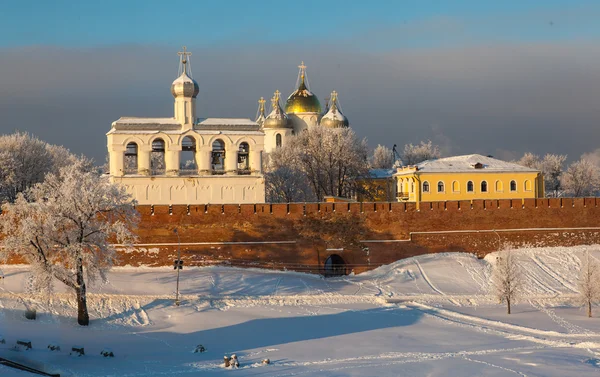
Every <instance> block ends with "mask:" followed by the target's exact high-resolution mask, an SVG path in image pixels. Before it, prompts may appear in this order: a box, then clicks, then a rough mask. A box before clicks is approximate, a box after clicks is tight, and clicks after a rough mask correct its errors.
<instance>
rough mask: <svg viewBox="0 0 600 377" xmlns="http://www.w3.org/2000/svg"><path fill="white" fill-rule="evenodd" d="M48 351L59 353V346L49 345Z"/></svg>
mask: <svg viewBox="0 0 600 377" xmlns="http://www.w3.org/2000/svg"><path fill="white" fill-rule="evenodd" d="M48 349H49V350H50V351H60V346H59V345H58V344H56V343H50V344H48Z"/></svg>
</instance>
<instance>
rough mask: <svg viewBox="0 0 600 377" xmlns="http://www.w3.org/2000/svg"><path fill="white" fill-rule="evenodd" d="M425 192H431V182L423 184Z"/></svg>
mask: <svg viewBox="0 0 600 377" xmlns="http://www.w3.org/2000/svg"><path fill="white" fill-rule="evenodd" d="M423 192H429V182H427V181H425V182H423Z"/></svg>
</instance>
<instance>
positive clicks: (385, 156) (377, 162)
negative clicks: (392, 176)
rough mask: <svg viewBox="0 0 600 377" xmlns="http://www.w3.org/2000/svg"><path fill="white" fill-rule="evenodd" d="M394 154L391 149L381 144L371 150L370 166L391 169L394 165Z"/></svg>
mask: <svg viewBox="0 0 600 377" xmlns="http://www.w3.org/2000/svg"><path fill="white" fill-rule="evenodd" d="M394 160H395V159H394V154H393V152H392V150H391V149H389V148H388V147H385V146H383V145H381V144H378V145H377V148H375V150H374V151H373V161H372V162H371V167H372V168H373V169H391V168H392V167H393V166H394Z"/></svg>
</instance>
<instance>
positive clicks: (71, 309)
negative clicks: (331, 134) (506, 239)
mask: <svg viewBox="0 0 600 377" xmlns="http://www.w3.org/2000/svg"><path fill="white" fill-rule="evenodd" d="M587 251H590V252H591V255H592V256H593V257H595V258H600V246H580V247H571V248H560V247H558V248H523V249H519V250H515V251H514V256H516V257H517V258H518V260H519V262H520V264H521V265H522V267H523V271H524V274H525V284H524V287H525V291H524V293H523V297H522V299H521V300H520V301H519V302H518V303H517V305H515V306H514V308H513V310H514V314H512V315H510V316H508V315H506V314H505V308H504V306H502V305H498V303H497V302H496V300H495V299H494V298H493V297H492V296H489V295H488V288H489V280H490V275H491V265H492V264H493V263H494V261H495V255H494V254H490V255H488V256H487V257H486V258H485V259H484V260H479V259H477V258H475V257H473V256H472V255H470V254H462V253H446V254H444V253H442V254H435V255H423V256H418V257H413V258H408V259H404V260H401V261H398V262H396V263H393V264H391V265H387V266H383V267H380V268H378V269H376V270H373V271H370V272H367V273H364V274H360V275H356V276H346V277H340V278H332V279H323V278H321V277H318V276H314V275H307V274H302V273H294V272H278V271H265V270H259V269H236V268H227V267H206V268H186V269H184V270H183V271H182V274H181V284H180V288H181V292H182V296H181V300H182V305H181V306H180V307H175V306H174V305H173V300H174V288H175V274H174V272H173V270H172V269H169V268H131V267H123V268H115V269H113V270H112V271H111V273H110V274H109V279H108V280H109V281H108V282H107V283H105V284H101V285H97V286H94V287H91V288H90V290H89V291H90V293H89V295H88V298H89V309H90V316H91V318H92V324H91V326H89V327H88V328H82V327H79V326H77V325H76V321H75V315H76V308H75V299H74V295H72V294H71V293H70V292H69V291H67V290H65V288H64V287H61V286H57V287H56V293H55V294H53V295H52V296H51V297H36V296H34V295H27V294H25V293H23V292H24V283H25V279H26V276H27V273H28V271H27V266H1V269H2V271H3V274H4V275H5V279H2V280H1V281H0V335H1V336H3V337H4V338H5V339H6V340H7V343H6V344H0V357H6V358H8V359H11V360H15V361H19V360H21V361H23V362H27V363H28V365H38V366H40V367H41V368H43V369H45V370H47V371H52V372H54V371H58V372H59V373H61V375H63V376H90V377H92V376H94V377H95V376H172V375H190V376H194V375H203V376H204V375H207V376H212V375H215V376H216V375H228V374H229V373H236V374H237V375H250V376H251V375H261V376H262V375H264V376H296V375H301V376H302V375H304V376H346V375H348V376H351V375H352V376H397V375H414V376H445V375H449V374H452V375H461V376H514V375H517V376H579V375H582V374H584V373H598V372H599V371H600V369H598V368H599V367H600V320H598V319H595V318H592V319H588V318H587V317H586V316H585V315H586V314H585V311H583V310H581V309H579V308H578V307H575V306H574V305H573V302H574V298H575V296H576V294H577V279H578V277H579V269H580V268H581V265H582V263H581V261H582V260H583V258H584V255H585V253H586V252H587ZM25 302H27V303H31V302H35V303H36V307H37V308H38V319H37V320H36V321H28V320H26V319H25V318H24V316H23V311H24V306H23V304H24V303H25ZM597 310H598V314H599V315H600V309H597ZM19 338H27V339H31V340H32V342H33V346H34V349H33V350H31V351H21V352H17V351H14V350H12V349H11V348H12V346H13V345H14V343H15V342H16V339H19ZM51 343H58V344H60V345H61V349H62V351H60V352H49V351H48V350H47V349H46V346H47V345H48V344H51ZM74 344H81V345H83V346H85V348H86V355H85V356H83V357H75V356H72V355H69V350H70V347H71V346H72V345H74ZM198 344H202V345H204V346H205V347H206V348H207V352H205V353H194V352H193V351H194V349H195V348H196V346H197V345H198ZM104 348H110V349H111V350H113V351H114V353H115V357H114V358H104V357H102V356H101V355H100V351H101V350H102V349H104ZM233 353H235V354H236V355H238V358H239V360H240V364H241V366H240V369H238V370H229V369H224V368H222V366H221V364H222V359H223V356H224V355H229V356H230V355H231V354H233ZM264 358H269V359H270V360H271V364H270V365H263V364H262V363H261V361H262V359H264ZM0 375H2V376H13V375H14V376H22V375H24V374H23V372H19V371H15V370H13V369H7V368H6V367H3V366H1V365H0Z"/></svg>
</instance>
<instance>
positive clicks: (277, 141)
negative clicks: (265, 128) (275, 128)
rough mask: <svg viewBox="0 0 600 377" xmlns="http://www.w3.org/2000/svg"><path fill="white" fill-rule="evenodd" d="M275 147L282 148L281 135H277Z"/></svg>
mask: <svg viewBox="0 0 600 377" xmlns="http://www.w3.org/2000/svg"><path fill="white" fill-rule="evenodd" d="M275 146H276V147H277V148H279V147H281V134H277V135H275Z"/></svg>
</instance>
